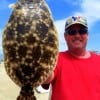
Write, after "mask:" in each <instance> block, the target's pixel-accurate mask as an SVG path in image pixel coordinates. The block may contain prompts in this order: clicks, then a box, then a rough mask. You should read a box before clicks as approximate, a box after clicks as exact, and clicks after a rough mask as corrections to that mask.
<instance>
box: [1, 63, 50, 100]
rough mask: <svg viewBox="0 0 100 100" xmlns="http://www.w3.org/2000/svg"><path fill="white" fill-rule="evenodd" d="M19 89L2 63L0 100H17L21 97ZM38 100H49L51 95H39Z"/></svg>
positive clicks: (37, 94)
mask: <svg viewBox="0 0 100 100" xmlns="http://www.w3.org/2000/svg"><path fill="white" fill-rule="evenodd" d="M19 92H20V87H18V86H17V85H16V84H15V83H14V82H13V81H12V80H11V79H10V78H9V77H8V75H7V74H6V71H5V68H4V64H3V62H1V63H0V100H16V98H17V96H18V95H19ZM35 95H36V97H37V100H48V97H49V93H37V92H36V91H35Z"/></svg>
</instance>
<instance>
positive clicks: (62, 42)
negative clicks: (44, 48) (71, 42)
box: [55, 19, 67, 51]
mask: <svg viewBox="0 0 100 100" xmlns="http://www.w3.org/2000/svg"><path fill="white" fill-rule="evenodd" d="M65 21H66V19H61V20H57V21H55V26H56V28H57V31H58V37H59V50H60V51H62V50H66V48H67V47H66V43H65V40H64V27H65Z"/></svg>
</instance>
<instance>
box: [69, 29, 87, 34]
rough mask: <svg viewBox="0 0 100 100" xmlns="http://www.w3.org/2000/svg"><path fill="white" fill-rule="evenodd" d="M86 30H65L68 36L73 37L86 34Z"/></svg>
mask: <svg viewBox="0 0 100 100" xmlns="http://www.w3.org/2000/svg"><path fill="white" fill-rule="evenodd" d="M87 32H88V31H87V29H86V28H84V29H80V30H74V29H69V30H67V33H68V35H75V34H76V33H79V34H80V35H84V34H87Z"/></svg>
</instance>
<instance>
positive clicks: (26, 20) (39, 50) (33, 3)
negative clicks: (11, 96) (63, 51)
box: [2, 0, 58, 87]
mask: <svg viewBox="0 0 100 100" xmlns="http://www.w3.org/2000/svg"><path fill="white" fill-rule="evenodd" d="M2 44H3V52H4V63H5V68H6V71H7V74H8V75H9V76H10V78H11V79H12V80H13V81H14V82H15V83H16V84H17V85H19V86H20V87H23V85H27V84H30V86H32V87H37V86H39V85H40V84H42V83H43V82H44V81H45V80H46V79H47V77H48V76H49V74H50V73H51V72H52V71H53V68H54V66H55V64H56V61H57V55H58V33H57V30H56V28H55V25H54V22H53V18H52V15H51V12H50V9H49V7H48V6H47V4H46V2H45V1H44V0H18V2H17V3H16V4H15V7H14V10H13V12H12V14H11V16H10V18H9V21H8V23H7V25H6V27H5V29H4V32H3V40H2Z"/></svg>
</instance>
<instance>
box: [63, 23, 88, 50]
mask: <svg viewBox="0 0 100 100" xmlns="http://www.w3.org/2000/svg"><path fill="white" fill-rule="evenodd" d="M64 37H65V40H66V43H67V45H68V48H69V49H71V50H74V49H75V50H77V49H85V48H86V44H87V40H88V33H87V29H86V28H85V27H84V26H82V25H79V24H75V25H73V26H71V27H70V28H69V29H68V31H67V32H66V33H65V34H64Z"/></svg>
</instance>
